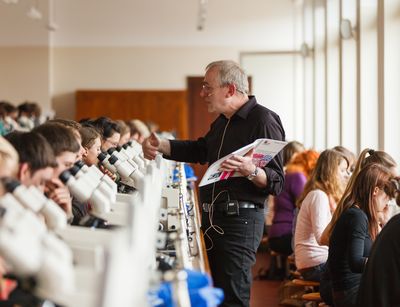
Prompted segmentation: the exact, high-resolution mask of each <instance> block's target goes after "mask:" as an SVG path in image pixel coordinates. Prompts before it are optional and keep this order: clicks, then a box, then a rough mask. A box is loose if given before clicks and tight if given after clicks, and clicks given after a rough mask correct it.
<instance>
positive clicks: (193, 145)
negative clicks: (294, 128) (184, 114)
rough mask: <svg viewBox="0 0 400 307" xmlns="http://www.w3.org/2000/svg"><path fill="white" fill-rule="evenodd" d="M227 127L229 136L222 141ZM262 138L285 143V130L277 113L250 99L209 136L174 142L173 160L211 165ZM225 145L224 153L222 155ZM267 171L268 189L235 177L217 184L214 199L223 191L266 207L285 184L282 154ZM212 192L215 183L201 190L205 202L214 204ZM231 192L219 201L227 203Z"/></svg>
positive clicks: (221, 119) (220, 120) (218, 122)
mask: <svg viewBox="0 0 400 307" xmlns="http://www.w3.org/2000/svg"><path fill="white" fill-rule="evenodd" d="M226 126H227V128H226V132H225V137H224V140H223V142H222V137H223V134H224V130H225V127H226ZM260 138H268V139H274V140H279V141H283V140H285V131H284V129H283V127H282V123H281V120H280V118H279V116H278V115H277V114H276V113H274V112H272V111H271V110H269V109H267V108H265V107H263V106H261V105H259V104H257V101H256V98H255V97H254V96H249V100H248V101H247V102H246V103H245V104H244V105H243V106H242V107H241V108H240V109H239V110H238V111H237V112H236V113H235V114H234V115H233V116H232V117H231V119H230V120H228V119H227V118H226V117H225V116H224V115H222V114H221V115H220V116H219V117H218V118H217V119H216V120H215V121H214V122H213V123H212V124H211V127H210V130H209V131H208V133H207V134H206V135H205V136H204V137H201V138H199V139H197V141H176V140H171V141H170V144H171V157H170V158H171V159H173V160H177V161H184V162H192V163H202V164H205V163H208V164H209V165H211V164H212V163H214V162H215V161H217V160H218V159H219V158H221V157H224V156H226V155H228V154H230V153H231V152H233V151H235V150H237V149H240V148H241V147H244V146H246V145H248V144H250V143H252V142H254V141H255V140H256V139H260ZM221 142H222V147H221V153H220V155H219V156H218V150H219V148H220V146H221ZM263 169H264V171H265V172H266V174H267V182H268V183H267V187H266V188H264V189H262V188H259V187H257V186H256V185H255V184H254V183H252V182H251V181H250V180H248V179H247V178H245V177H234V178H229V179H227V180H221V181H219V182H217V183H216V184H215V192H214V196H216V195H218V193H219V192H220V191H223V190H226V191H228V193H229V199H236V200H242V201H250V202H253V203H255V204H258V205H259V206H262V205H263V204H264V201H265V198H266V197H267V196H268V194H272V195H277V194H279V193H280V191H281V190H282V187H283V182H284V173H283V167H282V155H281V154H278V155H276V157H275V158H274V159H273V160H272V161H270V162H269V163H268V164H267V166H266V167H264V168H263ZM212 189H213V184H209V185H206V186H203V187H201V188H200V200H201V202H207V203H210V202H211V200H212ZM228 193H221V195H220V196H219V197H218V200H217V201H216V202H217V203H219V202H222V201H226V200H227V199H228Z"/></svg>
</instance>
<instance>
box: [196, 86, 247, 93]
mask: <svg viewBox="0 0 400 307" xmlns="http://www.w3.org/2000/svg"><path fill="white" fill-rule="evenodd" d="M227 85H228V84H226V85H220V86H218V88H221V87H224V86H227ZM201 88H202V90H203V91H204V92H205V93H207V94H210V93H212V92H213V91H214V90H215V89H216V87H211V86H209V85H208V84H203V85H202V86H201ZM236 91H237V92H239V93H242V94H244V92H243V91H241V90H239V89H238V88H236Z"/></svg>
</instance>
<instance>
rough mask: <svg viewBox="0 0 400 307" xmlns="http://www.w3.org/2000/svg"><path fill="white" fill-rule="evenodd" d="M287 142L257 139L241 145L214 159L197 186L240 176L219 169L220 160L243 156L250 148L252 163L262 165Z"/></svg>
mask: <svg viewBox="0 0 400 307" xmlns="http://www.w3.org/2000/svg"><path fill="white" fill-rule="evenodd" d="M286 144H287V142H283V141H277V140H270V139H257V140H255V141H254V142H253V143H251V144H249V145H247V146H245V147H242V148H240V149H238V150H236V151H234V152H232V153H230V154H229V155H226V156H225V157H222V158H221V159H219V160H217V161H215V162H214V163H213V164H212V165H211V166H210V167H209V168H208V169H207V171H206V173H205V174H204V176H203V178H202V179H201V181H200V184H199V187H202V186H204V185H207V184H210V183H214V182H217V181H220V180H226V179H228V178H230V177H240V176H242V175H241V174H240V173H238V172H235V171H232V172H227V171H221V170H220V166H221V164H222V162H224V161H225V160H227V159H229V158H230V157H232V156H233V155H238V156H245V155H246V154H247V153H248V152H249V151H250V150H252V149H253V156H252V159H253V163H254V164H255V165H257V166H258V167H264V166H265V165H267V164H268V163H269V161H271V160H272V159H273V158H274V157H275V156H276V155H277V154H278V153H279V152H280V151H281V150H282V149H283V147H285V145H286Z"/></svg>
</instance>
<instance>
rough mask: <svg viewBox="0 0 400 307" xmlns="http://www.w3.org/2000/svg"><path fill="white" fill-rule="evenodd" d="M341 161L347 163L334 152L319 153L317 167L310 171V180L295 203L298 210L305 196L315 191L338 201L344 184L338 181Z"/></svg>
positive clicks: (328, 150)
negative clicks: (322, 192)
mask: <svg viewBox="0 0 400 307" xmlns="http://www.w3.org/2000/svg"><path fill="white" fill-rule="evenodd" d="M342 161H346V162H347V163H348V161H347V159H346V157H345V156H344V155H343V154H342V153H340V152H338V151H336V150H331V149H327V150H324V151H323V152H322V153H321V155H320V156H319V158H318V161H317V165H316V166H315V168H314V170H313V171H312V173H311V176H310V179H309V180H308V181H307V183H306V185H305V187H304V190H303V193H302V195H301V196H300V198H299V200H298V202H297V207H298V208H300V207H301V203H302V202H303V200H304V198H306V196H307V194H308V193H310V192H311V191H313V190H317V189H319V190H322V191H324V192H325V193H326V194H328V196H331V197H332V198H333V199H334V201H335V202H338V201H339V200H340V197H341V196H342V194H343V191H344V184H343V183H342V182H340V181H339V178H338V176H337V172H338V167H339V165H340V163H341V162H342Z"/></svg>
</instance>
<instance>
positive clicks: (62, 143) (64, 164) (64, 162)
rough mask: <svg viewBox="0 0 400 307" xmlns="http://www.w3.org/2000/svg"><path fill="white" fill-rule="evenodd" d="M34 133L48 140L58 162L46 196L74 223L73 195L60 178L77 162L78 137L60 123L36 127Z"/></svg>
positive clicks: (48, 182)
mask: <svg viewBox="0 0 400 307" xmlns="http://www.w3.org/2000/svg"><path fill="white" fill-rule="evenodd" d="M33 131H34V132H36V133H40V134H41V135H42V136H44V137H45V138H46V140H47V141H48V142H49V144H50V146H51V147H52V149H53V152H54V156H55V158H56V161H57V167H56V168H54V173H53V178H52V179H51V180H49V181H47V183H46V189H45V191H46V194H47V196H48V197H49V198H51V199H53V200H54V201H55V202H56V203H57V204H58V205H59V206H60V207H61V208H62V209H63V210H64V211H65V212H66V213H67V216H68V218H69V220H70V221H72V219H73V213H72V200H71V194H70V193H69V190H68V188H67V187H66V186H65V185H64V184H63V183H62V182H61V180H60V179H59V178H58V176H59V175H60V174H61V173H62V172H63V171H64V170H66V169H68V168H71V167H72V166H73V165H74V163H75V162H76V161H77V154H78V152H79V149H80V144H78V142H77V141H76V136H75V135H74V132H73V130H72V129H71V128H68V127H66V126H65V125H61V124H58V123H45V124H43V125H40V126H38V127H36V128H35V129H34V130H33Z"/></svg>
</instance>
